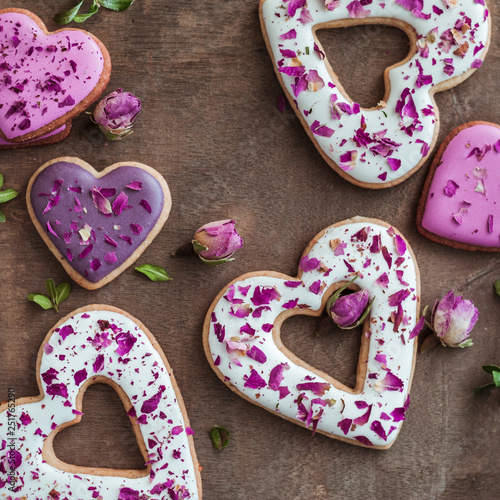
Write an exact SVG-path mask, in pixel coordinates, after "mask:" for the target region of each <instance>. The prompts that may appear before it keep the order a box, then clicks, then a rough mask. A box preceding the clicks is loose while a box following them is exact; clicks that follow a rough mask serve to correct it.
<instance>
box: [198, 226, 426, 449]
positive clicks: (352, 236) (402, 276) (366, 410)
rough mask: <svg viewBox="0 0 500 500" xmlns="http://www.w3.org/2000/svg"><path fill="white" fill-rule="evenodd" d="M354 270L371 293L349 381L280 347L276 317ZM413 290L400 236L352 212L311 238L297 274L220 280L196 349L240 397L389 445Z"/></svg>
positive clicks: (401, 412) (409, 349)
mask: <svg viewBox="0 0 500 500" xmlns="http://www.w3.org/2000/svg"><path fill="white" fill-rule="evenodd" d="M356 275H358V278H357V280H356V284H357V285H358V286H359V287H360V288H362V289H365V290H368V291H369V292H370V299H374V300H373V305H372V309H371V311H370V315H369V317H368V318H367V320H365V322H364V325H363V336H362V340H361V350H360V356H359V363H358V372H357V383H356V387H355V389H354V390H352V389H349V388H348V387H346V386H344V385H343V384H341V383H339V382H338V381H336V380H335V379H333V378H332V377H330V376H329V375H327V374H325V373H322V372H320V371H319V370H317V369H315V368H313V367H311V366H309V365H307V364H306V363H304V362H303V361H301V360H300V359H299V358H298V357H297V356H295V355H294V354H292V353H291V352H290V351H288V350H287V349H286V348H285V347H284V346H283V344H282V342H281V340H280V327H281V324H282V323H283V321H285V320H286V319H287V318H289V317H290V316H294V315H301V314H302V315H310V316H319V315H320V314H321V312H322V310H323V309H324V307H325V304H326V302H327V300H328V298H329V297H330V296H331V295H332V293H333V292H334V291H335V290H337V289H338V288H340V287H341V286H342V285H343V284H345V283H346V282H347V281H350V280H351V279H352V278H353V277H354V276H356ZM419 297H420V281H419V273H418V267H417V264H416V262H415V258H414V256H413V253H412V251H411V249H410V247H409V246H408V244H407V243H406V241H405V240H404V238H403V237H402V236H401V235H400V234H399V233H398V232H397V231H396V230H395V229H393V228H392V227H389V226H388V225H387V224H386V223H384V222H381V221H378V220H375V219H365V218H361V217H356V218H354V219H350V220H347V221H344V222H340V223H338V224H335V225H333V226H330V227H329V228H327V229H325V230H324V231H322V232H321V233H320V234H319V235H317V236H316V237H315V238H314V239H313V240H312V242H311V243H310V244H309V246H308V247H307V248H306V250H305V252H304V254H303V257H302V259H301V261H300V265H299V274H298V276H297V277H296V278H291V277H289V276H286V275H283V274H280V273H274V272H260V273H259V272H254V273H249V274H245V275H243V276H240V277H239V278H237V279H236V280H234V281H233V282H232V283H230V284H229V285H228V286H226V287H225V288H224V289H223V290H222V291H221V292H220V293H219V295H218V296H217V297H216V299H215V300H214V302H213V303H212V305H211V307H210V309H209V311H208V314H207V317H206V320H205V325H204V331H203V342H204V348H205V354H206V355H207V358H208V361H209V362H210V364H211V366H212V368H213V369H214V370H215V372H216V373H217V375H218V377H219V378H220V379H221V380H222V381H223V382H225V383H226V384H227V385H228V386H229V387H230V388H231V389H232V390H233V391H234V392H236V393H237V394H239V395H240V396H242V397H243V398H245V399H247V400H248V401H250V402H252V403H255V404H257V405H259V406H262V407H264V408H265V409H266V410H268V411H270V412H272V413H275V414H276V415H278V416H280V417H283V418H285V419H287V420H290V421H292V422H294V423H296V424H299V425H302V426H304V427H308V428H311V429H312V430H313V431H314V432H315V431H317V432H321V433H323V434H326V435H327V436H330V437H333V438H336V439H340V440H343V441H347V442H350V443H352V444H358V445H363V446H368V447H373V448H379V449H384V448H388V447H389V446H391V445H392V443H393V442H394V440H395V439H396V436H397V434H398V431H399V430H400V428H401V425H402V422H403V420H404V418H405V412H406V410H407V408H408V405H409V390H410V384H411V379H412V376H413V369H414V364H415V355H416V347H417V344H416V342H415V336H416V334H417V331H418V330H419V328H418V325H419V322H418V312H419Z"/></svg>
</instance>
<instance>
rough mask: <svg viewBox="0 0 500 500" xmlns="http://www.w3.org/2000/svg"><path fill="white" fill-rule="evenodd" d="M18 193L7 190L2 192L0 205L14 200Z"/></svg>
mask: <svg viewBox="0 0 500 500" xmlns="http://www.w3.org/2000/svg"><path fill="white" fill-rule="evenodd" d="M17 194H18V193H17V191H16V190H15V189H6V190H5V191H0V203H6V202H7V201H10V200H13V199H14V198H15V197H16V196H17Z"/></svg>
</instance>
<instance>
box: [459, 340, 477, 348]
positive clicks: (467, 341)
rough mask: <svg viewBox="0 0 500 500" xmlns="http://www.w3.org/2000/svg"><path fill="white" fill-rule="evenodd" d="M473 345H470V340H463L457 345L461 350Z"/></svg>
mask: <svg viewBox="0 0 500 500" xmlns="http://www.w3.org/2000/svg"><path fill="white" fill-rule="evenodd" d="M473 345H474V344H473V343H472V339H467V340H464V341H463V342H462V343H460V344H458V347H461V348H462V349H463V348H464V347H472V346H473Z"/></svg>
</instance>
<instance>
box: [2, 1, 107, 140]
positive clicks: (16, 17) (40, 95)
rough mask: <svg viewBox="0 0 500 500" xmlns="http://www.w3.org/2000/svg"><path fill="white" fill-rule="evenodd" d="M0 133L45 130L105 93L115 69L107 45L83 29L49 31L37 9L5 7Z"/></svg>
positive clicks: (19, 136)
mask: <svg viewBox="0 0 500 500" xmlns="http://www.w3.org/2000/svg"><path fill="white" fill-rule="evenodd" d="M0 42H1V47H2V52H1V59H0V138H1V139H3V141H6V142H11V143H26V142H27V141H32V140H34V139H38V138H40V137H43V136H46V135H47V134H49V133H51V132H52V131H53V130H55V129H57V128H59V127H61V126H63V125H64V124H66V123H67V122H69V121H71V119H72V118H74V117H75V116H77V115H78V114H79V113H80V112H82V111H83V110H84V109H86V108H87V107H88V106H89V105H90V104H92V103H93V102H94V101H95V100H97V99H98V97H99V96H100V95H101V94H102V92H103V90H104V89H105V87H106V85H107V83H108V81H109V77H110V74H111V60H110V58H109V54H108V51H107V50H106V47H104V45H103V44H102V43H101V42H100V41H99V40H98V39H97V38H96V37H94V36H93V35H91V34H90V33H87V32H86V31H82V30H78V29H64V30H59V31H56V32H54V33H49V32H48V31H47V29H46V27H45V25H44V24H43V22H42V21H41V19H39V18H38V17H37V16H36V15H34V14H33V13H31V12H29V11H27V10H22V9H4V10H0Z"/></svg>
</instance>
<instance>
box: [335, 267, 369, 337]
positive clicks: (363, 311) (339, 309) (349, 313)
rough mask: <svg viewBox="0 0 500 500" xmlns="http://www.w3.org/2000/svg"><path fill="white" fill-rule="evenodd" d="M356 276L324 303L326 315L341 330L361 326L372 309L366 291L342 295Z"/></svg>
mask: <svg viewBox="0 0 500 500" xmlns="http://www.w3.org/2000/svg"><path fill="white" fill-rule="evenodd" d="M356 278H357V276H355V277H354V278H353V279H352V280H351V281H350V282H349V283H348V284H347V285H345V286H343V287H342V288H340V289H339V290H337V291H336V292H335V293H334V294H333V295H332V296H331V297H330V298H329V299H328V302H327V303H326V310H327V313H328V315H329V316H330V317H331V318H332V319H333V321H334V323H335V324H336V325H337V326H338V327H339V328H342V329H346V330H347V329H351V328H356V327H357V326H359V325H361V323H363V321H364V320H365V318H366V317H367V316H368V313H369V312H370V309H371V307H372V303H373V300H372V301H371V302H369V300H370V293H369V292H368V290H360V291H359V292H354V293H350V294H348V295H342V292H343V291H344V290H345V289H346V288H347V286H348V285H350V284H351V283H352V282H353V281H354V280H355V279H356Z"/></svg>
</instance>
